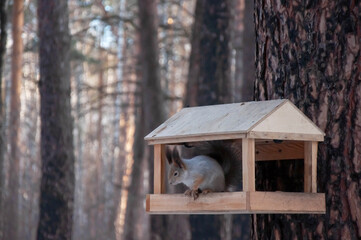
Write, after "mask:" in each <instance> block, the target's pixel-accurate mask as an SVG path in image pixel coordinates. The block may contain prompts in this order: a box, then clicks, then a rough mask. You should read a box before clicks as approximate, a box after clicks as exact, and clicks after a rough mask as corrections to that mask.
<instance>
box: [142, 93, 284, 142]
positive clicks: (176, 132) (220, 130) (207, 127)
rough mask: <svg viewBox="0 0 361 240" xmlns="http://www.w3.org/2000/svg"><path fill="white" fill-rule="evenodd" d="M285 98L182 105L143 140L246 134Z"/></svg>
mask: <svg viewBox="0 0 361 240" xmlns="http://www.w3.org/2000/svg"><path fill="white" fill-rule="evenodd" d="M285 101H286V100H271V101H262V102H246V103H233V104H221V105H212V106H203V107H192V108H184V109H182V110H181V111H180V112H178V113H176V114H175V115H173V116H172V117H171V118H170V119H168V120H167V121H166V122H164V123H163V124H162V125H160V126H159V127H158V128H156V129H155V130H153V131H152V132H151V133H149V134H148V135H147V136H146V137H145V140H147V141H149V140H156V139H167V138H171V139H175V138H186V137H188V136H204V135H208V136H209V135H220V134H234V133H246V132H248V130H249V129H250V128H251V127H252V126H253V125H254V124H255V123H257V122H258V121H260V120H261V119H263V118H264V117H265V116H267V114H269V113H270V112H271V111H273V110H274V109H275V108H277V107H278V106H279V105H281V104H283V103H284V102H285Z"/></svg>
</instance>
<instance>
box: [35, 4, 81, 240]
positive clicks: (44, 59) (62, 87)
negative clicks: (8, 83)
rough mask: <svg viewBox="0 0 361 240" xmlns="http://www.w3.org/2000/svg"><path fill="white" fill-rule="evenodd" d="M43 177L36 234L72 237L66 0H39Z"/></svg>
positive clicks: (71, 175)
mask: <svg viewBox="0 0 361 240" xmlns="http://www.w3.org/2000/svg"><path fill="white" fill-rule="evenodd" d="M38 21H39V41H40V42H39V63H40V82H39V91H40V96H41V101H40V103H41V110H40V117H41V160H42V170H41V171H42V178H41V187H40V189H41V193H40V216H39V225H38V232H37V238H38V239H71V233H72V218H73V195H74V153H73V135H72V131H73V122H72V118H71V105H70V91H71V89H70V54H69V53H70V36H69V29H68V5H67V1H60V0H58V1H56V0H51V1H48V0H39V1H38Z"/></svg>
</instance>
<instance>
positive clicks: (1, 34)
mask: <svg viewBox="0 0 361 240" xmlns="http://www.w3.org/2000/svg"><path fill="white" fill-rule="evenodd" d="M6 8H7V1H6V0H3V1H1V2H0V212H1V213H0V239H3V237H4V230H5V229H4V221H3V217H4V214H3V213H4V208H3V202H4V201H3V199H4V190H3V189H4V171H3V168H4V153H5V134H4V125H5V124H4V123H5V110H4V106H5V105H4V94H3V69H4V55H5V52H6V39H7V31H6V23H7V12H6Z"/></svg>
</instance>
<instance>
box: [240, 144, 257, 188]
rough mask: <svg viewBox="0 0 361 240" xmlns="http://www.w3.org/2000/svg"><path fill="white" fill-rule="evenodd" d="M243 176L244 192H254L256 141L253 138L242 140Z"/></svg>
mask: <svg viewBox="0 0 361 240" xmlns="http://www.w3.org/2000/svg"><path fill="white" fill-rule="evenodd" d="M242 176H243V191H244V192H254V191H256V187H255V182H256V181H255V141H254V139H253V138H242Z"/></svg>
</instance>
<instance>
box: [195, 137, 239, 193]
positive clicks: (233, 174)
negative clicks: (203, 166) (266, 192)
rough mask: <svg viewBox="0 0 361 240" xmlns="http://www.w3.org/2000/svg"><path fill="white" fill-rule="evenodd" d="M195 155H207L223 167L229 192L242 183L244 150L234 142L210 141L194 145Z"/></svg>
mask: <svg viewBox="0 0 361 240" xmlns="http://www.w3.org/2000/svg"><path fill="white" fill-rule="evenodd" d="M194 147H195V149H194V155H206V156H209V157H211V158H213V159H216V160H217V161H218V163H219V164H220V165H221V166H222V168H223V171H224V176H225V183H226V188H227V190H230V189H233V188H237V186H240V185H241V183H242V150H241V148H240V145H238V146H237V144H236V143H234V142H233V141H226V140H225V141H208V142H200V143H198V144H196V145H194Z"/></svg>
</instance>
